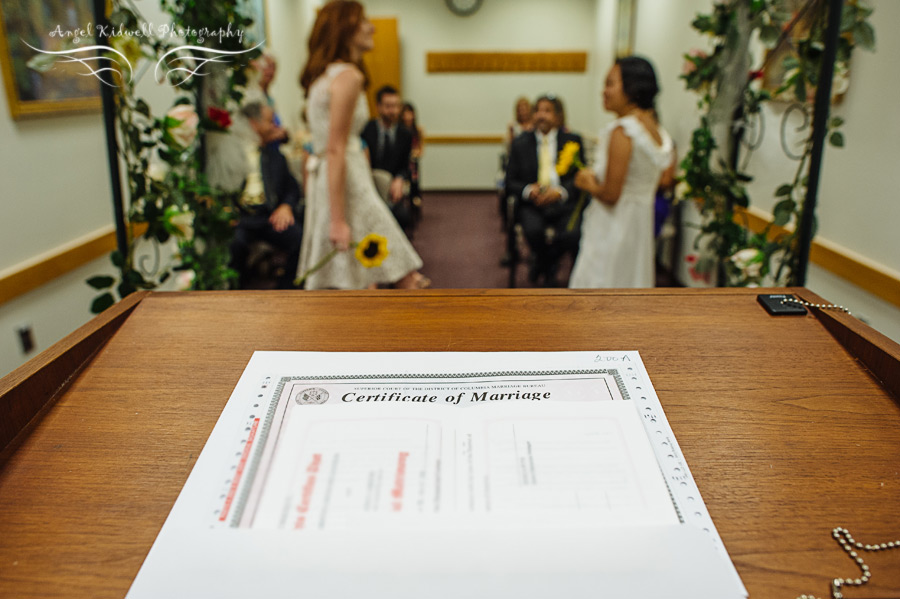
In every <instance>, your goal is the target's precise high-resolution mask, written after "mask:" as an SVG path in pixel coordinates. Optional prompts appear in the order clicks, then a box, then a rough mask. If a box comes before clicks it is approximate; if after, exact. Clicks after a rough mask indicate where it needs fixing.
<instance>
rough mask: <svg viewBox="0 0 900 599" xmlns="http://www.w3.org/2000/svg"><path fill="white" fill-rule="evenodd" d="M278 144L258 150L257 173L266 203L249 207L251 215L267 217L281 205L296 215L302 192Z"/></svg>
mask: <svg viewBox="0 0 900 599" xmlns="http://www.w3.org/2000/svg"><path fill="white" fill-rule="evenodd" d="M278 147H279V146H278V144H267V145H265V146H263V147H261V148H260V152H259V171H260V175H261V176H262V181H263V190H264V191H265V195H266V202H265V203H264V204H262V205H261V206H258V207H250V208H249V209H248V210H247V212H248V213H250V214H252V215H258V216H265V217H266V218H268V217H269V215H270V214H272V212H274V211H275V209H276V208H278V206H280V205H281V204H288V205H289V206H290V207H291V209H292V210H293V211H294V214H295V215H296V214H298V208H299V206H300V199H301V197H302V192H301V190H300V185H299V184H298V183H297V179H295V178H294V175H292V174H291V170H290V168H289V167H288V163H287V159H286V158H285V157H284V154H282V153H281V150H279V149H278Z"/></svg>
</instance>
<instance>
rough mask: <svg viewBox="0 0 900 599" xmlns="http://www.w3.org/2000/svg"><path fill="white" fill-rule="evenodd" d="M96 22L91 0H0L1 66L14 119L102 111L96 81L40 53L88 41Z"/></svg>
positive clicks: (73, 65)
mask: <svg viewBox="0 0 900 599" xmlns="http://www.w3.org/2000/svg"><path fill="white" fill-rule="evenodd" d="M94 22H95V19H94V14H93V10H92V3H91V0H0V67H2V71H3V84H4V87H5V88H6V97H7V99H8V102H9V111H10V114H11V115H12V117H13V118H14V119H21V118H27V117H37V116H46V115H53V114H64V113H74V112H93V111H99V110H100V83H99V82H98V80H97V79H96V77H93V76H90V74H89V73H88V74H87V76H86V72H85V71H86V68H85V65H84V64H82V63H79V62H77V61H67V60H54V56H53V55H51V54H45V53H44V52H60V51H66V50H72V49H75V48H79V47H84V46H90V45H92V44H93V43H94V31H93V29H92V28H91V27H92V26H91V23H94ZM42 51H43V52H42Z"/></svg>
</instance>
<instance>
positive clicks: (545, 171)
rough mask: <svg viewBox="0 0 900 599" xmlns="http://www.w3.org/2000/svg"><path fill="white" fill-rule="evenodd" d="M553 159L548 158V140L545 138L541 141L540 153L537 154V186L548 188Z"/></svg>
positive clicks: (551, 176) (550, 180)
mask: <svg viewBox="0 0 900 599" xmlns="http://www.w3.org/2000/svg"><path fill="white" fill-rule="evenodd" d="M552 168H553V158H552V157H551V156H550V140H549V139H547V136H546V135H545V136H543V138H542V139H541V151H540V153H539V154H538V185H540V186H541V187H549V186H550V183H551V182H552V180H553V174H552V170H551V169H552Z"/></svg>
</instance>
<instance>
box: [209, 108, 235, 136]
mask: <svg viewBox="0 0 900 599" xmlns="http://www.w3.org/2000/svg"><path fill="white" fill-rule="evenodd" d="M206 116H207V117H209V120H210V121H212V122H213V123H214V124H215V125H216V127H218V128H219V129H221V130H222V131H227V130H228V127H230V126H231V114H230V113H229V112H228V111H227V110H222V109H221V108H216V107H215V106H210V107H209V108H208V109H207V111H206Z"/></svg>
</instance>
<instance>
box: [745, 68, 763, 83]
mask: <svg viewBox="0 0 900 599" xmlns="http://www.w3.org/2000/svg"><path fill="white" fill-rule="evenodd" d="M764 75H765V73H763V71H762V69H758V70H756V71H750V73H749V74H748V78H749V79H750V81H756V80H757V79H762V78H763V76H764Z"/></svg>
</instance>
